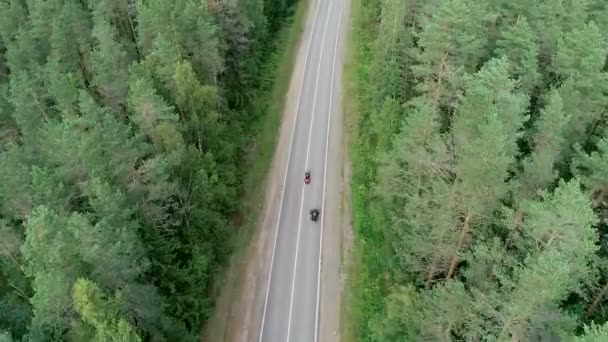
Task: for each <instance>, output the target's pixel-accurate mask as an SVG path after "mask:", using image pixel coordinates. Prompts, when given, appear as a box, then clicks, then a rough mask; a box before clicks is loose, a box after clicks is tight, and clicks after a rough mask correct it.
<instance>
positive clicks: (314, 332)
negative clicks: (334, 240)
mask: <svg viewBox="0 0 608 342" xmlns="http://www.w3.org/2000/svg"><path fill="white" fill-rule="evenodd" d="M344 5H345V3H344V0H318V1H317V3H316V4H315V6H316V8H315V10H314V14H313V19H312V20H313V24H312V30H311V31H310V34H311V37H308V38H309V39H308V47H307V52H306V57H305V62H304V70H303V73H302V78H301V85H300V89H299V95H298V100H297V101H296V109H295V111H296V118H295V120H294V125H293V131H292V137H291V142H290V146H289V152H288V157H287V167H286V172H285V174H284V180H283V184H282V185H283V190H282V193H281V197H280V203H279V208H278V210H279V212H278V215H277V218H278V219H277V222H276V223H275V224H276V225H275V228H276V231H275V240H274V245H273V251H272V257H271V265H270V272H269V275H268V283H267V288H266V293H265V295H266V297H265V302H264V310H263V316H262V322H261V326H260V333H259V341H260V342H262V341H263V342H266V341H268V342H272V341H281V342H291V341H294V342H300V341H303V342H308V341H317V340H318V335H319V326H320V322H319V309H320V298H321V293H320V287H321V286H320V284H321V279H320V275H321V257H322V255H321V251H322V250H323V246H322V243H323V240H322V236H323V231H324V229H331V227H325V212H324V206H325V198H326V190H327V188H326V184H325V179H326V176H327V172H328V168H331V167H332V166H334V167H338V166H340V165H341V164H340V163H341V161H339V160H331V159H329V160H328V148H329V141H330V133H332V131H333V130H336V129H340V127H335V126H331V125H330V123H331V122H332V119H331V118H332V110H331V109H332V108H334V107H335V101H337V100H336V98H335V94H336V93H337V88H338V87H340V84H338V83H337V82H335V81H334V78H335V74H336V71H337V67H340V66H339V65H338V66H337V65H336V60H337V58H336V55H337V52H338V43H339V38H340V35H341V34H343V33H342V32H341V30H340V27H341V26H342V25H341V24H342V20H343V19H344V18H343V17H342V15H343V7H344ZM334 114H335V113H334ZM305 170H310V171H311V174H312V177H311V178H312V181H311V183H310V184H308V185H305V184H304V171H305ZM330 189H331V188H330ZM312 208H319V209H320V211H321V216H320V218H319V221H317V222H316V223H313V222H312V221H311V220H310V215H309V211H310V209H312ZM336 247H337V246H336Z"/></svg>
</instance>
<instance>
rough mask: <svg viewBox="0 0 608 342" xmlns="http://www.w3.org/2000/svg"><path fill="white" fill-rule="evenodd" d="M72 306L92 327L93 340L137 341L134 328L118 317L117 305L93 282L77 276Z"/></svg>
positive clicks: (139, 339) (137, 337)
mask: <svg viewBox="0 0 608 342" xmlns="http://www.w3.org/2000/svg"><path fill="white" fill-rule="evenodd" d="M73 288H74V289H73V298H74V306H75V307H76V310H77V312H78V314H79V315H80V316H81V318H82V320H83V321H84V322H85V323H86V324H88V325H90V326H91V327H92V328H93V334H92V335H93V336H92V340H93V341H100V342H101V341H120V342H139V341H141V338H140V337H139V336H138V335H137V332H136V331H135V328H134V327H133V326H131V324H129V322H127V321H126V320H125V319H124V318H121V317H120V313H119V307H118V306H117V305H116V304H115V303H114V301H113V300H112V299H107V298H105V296H104V295H103V293H102V291H101V289H100V288H99V287H98V286H97V285H96V284H95V283H93V282H91V281H89V280H86V279H82V278H79V279H78V280H77V281H76V282H75V283H74V287H73Z"/></svg>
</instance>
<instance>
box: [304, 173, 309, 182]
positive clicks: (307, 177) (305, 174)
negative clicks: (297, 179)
mask: <svg viewBox="0 0 608 342" xmlns="http://www.w3.org/2000/svg"><path fill="white" fill-rule="evenodd" d="M304 184H310V171H306V172H304Z"/></svg>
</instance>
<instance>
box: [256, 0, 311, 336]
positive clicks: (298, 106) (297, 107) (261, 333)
mask: <svg viewBox="0 0 608 342" xmlns="http://www.w3.org/2000/svg"><path fill="white" fill-rule="evenodd" d="M320 8H321V0H318V1H317V8H316V9H315V14H314V18H313V23H312V26H311V28H310V36H309V41H308V47H307V49H306V57H304V70H303V71H302V80H301V81H300V91H299V93H298V101H297V105H296V114H295V118H294V120H293V127H292V129H291V142H290V143H289V151H288V152H287V165H286V167H285V176H284V177H283V189H282V190H281V200H280V202H279V215H278V218H277V224H276V229H275V235H274V245H273V247H272V257H271V259H270V270H269V272H268V283H267V285H266V299H264V312H263V313H262V325H261V327H260V339H259V341H260V342H262V338H263V337H264V322H265V321H266V308H267V307H268V295H269V293H270V284H271V280H272V266H273V265H274V254H275V251H276V249H277V239H278V237H279V223H280V222H281V212H282V209H283V197H284V196H285V185H286V184H287V175H288V174H289V161H290V160H291V148H292V145H293V141H294V139H295V131H296V124H297V122H298V113H299V112H300V102H301V101H300V100H301V98H302V89H303V88H304V79H305V78H306V69H307V67H308V56H309V55H310V47H311V46H312V41H313V36H314V33H315V26H316V24H317V19H318V17H319V10H320Z"/></svg>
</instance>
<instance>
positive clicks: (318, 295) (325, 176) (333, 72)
mask: <svg viewBox="0 0 608 342" xmlns="http://www.w3.org/2000/svg"><path fill="white" fill-rule="evenodd" d="M343 3H344V2H343V1H340V15H339V17H338V33H337V34H336V43H335V45H334V61H333V65H332V67H331V88H330V89H329V117H328V118H327V136H326V138H325V139H326V140H325V167H324V170H323V200H322V204H321V208H322V210H321V215H323V216H321V236H320V238H319V267H318V269H317V308H316V310H315V342H317V341H318V340H319V305H320V301H321V296H320V294H321V261H322V257H323V228H324V225H325V214H324V213H325V190H326V189H327V156H328V151H329V134H330V133H331V112H332V105H333V96H334V78H335V76H336V55H337V54H338V44H339V42H340V29H341V24H342V9H343V5H342V4H343ZM334 335H335V333H334Z"/></svg>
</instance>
